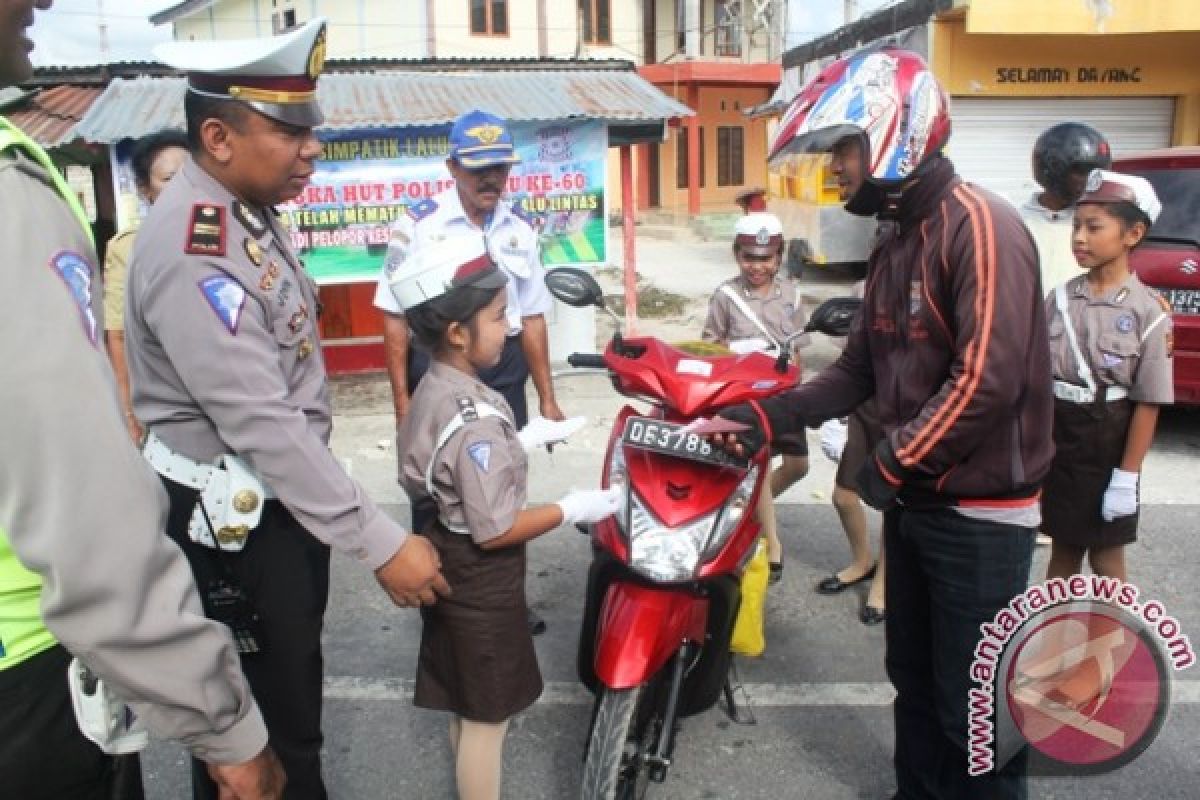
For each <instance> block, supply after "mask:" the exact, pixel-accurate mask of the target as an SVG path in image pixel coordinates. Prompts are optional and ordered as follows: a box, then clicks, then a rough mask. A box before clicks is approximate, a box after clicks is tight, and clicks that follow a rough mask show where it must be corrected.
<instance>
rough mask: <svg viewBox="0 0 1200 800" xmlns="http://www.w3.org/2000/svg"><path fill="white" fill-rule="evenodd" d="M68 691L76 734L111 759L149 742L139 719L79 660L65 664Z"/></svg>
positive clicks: (133, 751)
mask: <svg viewBox="0 0 1200 800" xmlns="http://www.w3.org/2000/svg"><path fill="white" fill-rule="evenodd" d="M67 688H68V690H69V691H70V694H71V707H72V708H73V709H74V711H75V724H77V725H78V726H79V731H80V732H81V733H82V734H83V735H84V736H86V737H87V738H88V739H91V740H92V741H93V742H95V744H96V746H97V747H99V748H100V750H101V751H102V752H104V753H108V754H109V755H110V756H121V755H127V754H129V753H136V752H137V751H139V750H142V749H144V748H145V747H146V745H147V744H148V743H149V741H150V737H149V736H148V735H147V733H146V731H145V729H144V728H143V727H142V724H141V720H140V719H138V717H136V716H135V715H134V713H133V711H131V710H130V709H129V706H127V705H125V703H124V702H123V701H122V700H121V699H119V698H118V697H117V696H116V695H114V694H113V693H112V691H111V690H110V689H109V688H108V686H106V685H105V683H104V681H102V680H100V678H98V677H96V675H95V674H93V673H92V671H91V670H89V669H88V668H87V667H86V666H84V665H83V662H81V661H80V660H79V659H78V658H73V659H71V663H70V664H69V665H67Z"/></svg>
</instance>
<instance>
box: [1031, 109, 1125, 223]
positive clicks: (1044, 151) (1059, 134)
mask: <svg viewBox="0 0 1200 800" xmlns="http://www.w3.org/2000/svg"><path fill="white" fill-rule="evenodd" d="M1110 167H1112V150H1111V149H1110V148H1109V146H1108V140H1107V139H1105V138H1104V136H1103V135H1102V134H1101V133H1100V131H1098V130H1096V129H1095V128H1093V127H1092V126H1090V125H1084V124H1083V123H1082V122H1062V123H1059V124H1058V125H1054V126H1053V127H1050V128H1047V129H1046V130H1044V131H1042V135H1041V136H1039V137H1038V138H1037V142H1036V143H1035V144H1034V145H1033V179H1034V180H1035V181H1037V182H1038V184H1039V185H1040V186H1041V187H1042V188H1043V189H1045V190H1046V191H1048V192H1051V193H1052V194H1054V195H1056V196H1057V197H1058V198H1059V199H1061V200H1063V201H1064V202H1066V203H1067V204H1068V205H1070V204H1072V203H1074V202H1075V201H1076V200H1078V199H1079V195H1080V194H1081V193H1082V192H1083V186H1084V183H1085V182H1086V180H1087V176H1088V174H1089V173H1090V172H1091V171H1092V170H1094V169H1109V168H1110ZM1072 177H1074V178H1075V179H1074V180H1072Z"/></svg>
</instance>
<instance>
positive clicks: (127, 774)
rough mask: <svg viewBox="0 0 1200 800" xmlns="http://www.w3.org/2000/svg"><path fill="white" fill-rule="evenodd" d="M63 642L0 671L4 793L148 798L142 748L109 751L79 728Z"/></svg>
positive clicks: (56, 798)
mask: <svg viewBox="0 0 1200 800" xmlns="http://www.w3.org/2000/svg"><path fill="white" fill-rule="evenodd" d="M70 661H71V654H70V653H68V652H67V651H66V650H65V649H63V647H62V645H54V646H53V647H51V648H50V649H49V650H45V651H43V652H41V653H38V654H37V655H36V656H32V657H30V658H29V659H27V660H25V661H23V662H21V663H20V664H18V665H17V666H15V667H9V668H8V669H6V670H3V671H0V731H3V733H0V796H2V797H6V798H13V800H17V798H20V800H63V798H72V800H142V797H143V796H144V795H143V793H142V773H141V765H140V763H139V761H138V757H137V756H136V755H129V756H116V757H113V756H109V755H105V754H104V753H103V752H102V751H101V750H100V748H98V747H96V745H95V744H93V743H92V742H91V741H90V740H89V739H87V738H86V737H85V736H84V735H83V734H82V733H80V731H79V725H78V724H77V723H76V722H75V711H74V709H72V708H71V694H70V692H69V691H68V689H67V664H69V663H70Z"/></svg>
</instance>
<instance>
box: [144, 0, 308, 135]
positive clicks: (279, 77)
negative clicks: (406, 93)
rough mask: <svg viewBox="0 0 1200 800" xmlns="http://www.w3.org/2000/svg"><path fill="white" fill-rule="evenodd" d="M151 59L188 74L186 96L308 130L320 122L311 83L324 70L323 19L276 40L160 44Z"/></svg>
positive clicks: (271, 38)
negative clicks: (229, 102) (235, 103)
mask: <svg viewBox="0 0 1200 800" xmlns="http://www.w3.org/2000/svg"><path fill="white" fill-rule="evenodd" d="M153 52H154V57H155V58H157V59H158V60H159V61H161V62H163V63H164V64H166V65H167V66H169V67H174V68H175V69H177V70H180V71H181V72H186V73H187V74H188V91H189V92H195V93H197V94H202V95H206V96H208V97H218V98H229V99H234V100H241V101H242V102H244V103H246V104H247V105H249V106H251V107H252V108H254V109H255V110H256V111H259V112H261V113H263V114H266V115H267V116H268V117H272V118H274V119H277V120H279V121H281V122H286V123H288V124H289V125H299V126H303V127H307V128H312V127H315V126H317V125H320V124H321V122H322V121H323V120H324V116H323V115H322V114H321V109H320V106H318V105H317V78H318V77H319V76H320V74H321V68H322V67H323V66H324V65H325V18H324V17H314V18H313V19H311V20H309V21H308V22H306V23H305V24H304V25H302V26H301V27H299V28H297V29H296V30H294V31H290V32H288V33H285V34H283V35H282V36H269V37H261V38H257V39H222V40H220V41H214V42H164V43H162V44H160V45H158V46H156V47H155V48H154V51H153Z"/></svg>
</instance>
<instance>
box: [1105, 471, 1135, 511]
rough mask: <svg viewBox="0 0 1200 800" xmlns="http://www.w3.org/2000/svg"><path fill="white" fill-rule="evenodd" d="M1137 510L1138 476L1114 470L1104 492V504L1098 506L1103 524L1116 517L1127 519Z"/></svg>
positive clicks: (1133, 473)
mask: <svg viewBox="0 0 1200 800" xmlns="http://www.w3.org/2000/svg"><path fill="white" fill-rule="evenodd" d="M1137 510H1138V474H1137V473H1136V472H1126V471H1125V470H1123V469H1114V470H1113V471H1112V478H1111V479H1110V480H1109V481H1108V488H1107V489H1105V490H1104V502H1102V503H1101V504H1100V516H1102V517H1104V520H1105V522H1112V521H1113V520H1114V519H1116V518H1117V517H1128V516H1129V515H1130V514H1136V513H1137Z"/></svg>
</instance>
